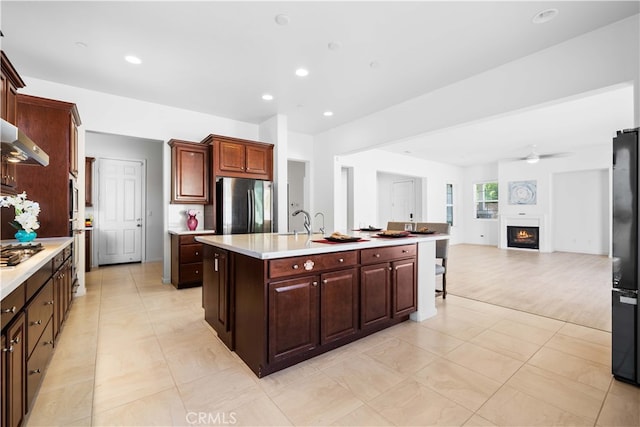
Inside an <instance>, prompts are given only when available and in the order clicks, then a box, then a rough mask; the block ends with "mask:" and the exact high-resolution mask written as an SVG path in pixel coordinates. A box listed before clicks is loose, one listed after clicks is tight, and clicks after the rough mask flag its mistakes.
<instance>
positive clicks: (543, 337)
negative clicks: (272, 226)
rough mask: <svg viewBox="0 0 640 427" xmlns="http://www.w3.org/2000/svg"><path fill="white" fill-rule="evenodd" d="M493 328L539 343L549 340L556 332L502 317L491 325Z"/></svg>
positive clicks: (502, 332)
mask: <svg viewBox="0 0 640 427" xmlns="http://www.w3.org/2000/svg"><path fill="white" fill-rule="evenodd" d="M491 330H493V331H496V332H500V333H501V334H505V335H510V336H512V337H515V338H520V339H522V340H525V341H528V342H531V343H534V344H538V345H542V344H544V343H546V342H547V341H549V339H551V337H552V336H553V335H554V333H555V332H554V331H550V330H548V329H543V328H538V327H536V326H531V325H527V324H526V323H521V322H517V321H515V320H512V319H501V320H500V321H498V323H496V324H495V325H493V326H492V327H491Z"/></svg>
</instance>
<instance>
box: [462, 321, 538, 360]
mask: <svg viewBox="0 0 640 427" xmlns="http://www.w3.org/2000/svg"><path fill="white" fill-rule="evenodd" d="M469 342H472V343H474V344H477V345H479V346H480V347H484V348H486V349H489V350H493V351H496V352H498V353H500V354H503V355H505V356H509V357H512V358H514V359H517V360H521V361H523V362H526V361H527V360H528V359H529V358H530V357H531V356H533V355H534V354H535V352H536V351H538V350H539V349H540V346H539V345H538V344H533V343H531V342H529V341H524V340H521V339H519V338H515V337H513V336H510V335H505V334H503V333H500V332H496V331H494V330H493V329H488V330H486V331H484V332H483V333H481V334H480V335H478V336H476V337H475V338H473V339H471V340H470V341H469Z"/></svg>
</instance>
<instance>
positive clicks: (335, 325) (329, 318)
mask: <svg viewBox="0 0 640 427" xmlns="http://www.w3.org/2000/svg"><path fill="white" fill-rule="evenodd" d="M320 283H321V285H320V286H321V288H320V310H321V311H320V343H321V344H326V343H328V342H331V341H335V340H337V339H339V338H342V337H345V336H348V335H353V334H355V333H356V332H357V331H358V307H359V301H358V295H359V292H358V270H357V269H356V268H352V269H350V270H342V271H335V272H331V273H325V274H323V275H321V276H320Z"/></svg>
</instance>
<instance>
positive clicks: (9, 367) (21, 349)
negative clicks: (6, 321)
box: [2, 312, 27, 427]
mask: <svg viewBox="0 0 640 427" xmlns="http://www.w3.org/2000/svg"><path fill="white" fill-rule="evenodd" d="M25 329H26V327H25V315H24V313H23V312H20V313H19V314H18V315H17V316H16V317H15V318H14V320H13V321H12V322H11V324H10V325H8V326H7V328H6V331H5V332H3V334H2V338H3V341H4V345H3V347H2V353H3V360H2V362H3V371H4V373H5V375H4V376H3V381H2V382H3V384H2V386H3V389H2V394H3V396H2V399H3V406H4V408H5V410H4V411H3V412H2V417H3V418H2V424H3V426H8V427H18V426H20V425H21V424H22V421H23V420H24V415H25V413H26V402H25V398H26V361H27V357H26V330H25Z"/></svg>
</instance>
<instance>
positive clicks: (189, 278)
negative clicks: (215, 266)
mask: <svg viewBox="0 0 640 427" xmlns="http://www.w3.org/2000/svg"><path fill="white" fill-rule="evenodd" d="M188 282H202V263H201V262H199V263H195V264H183V265H181V266H180V283H188Z"/></svg>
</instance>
